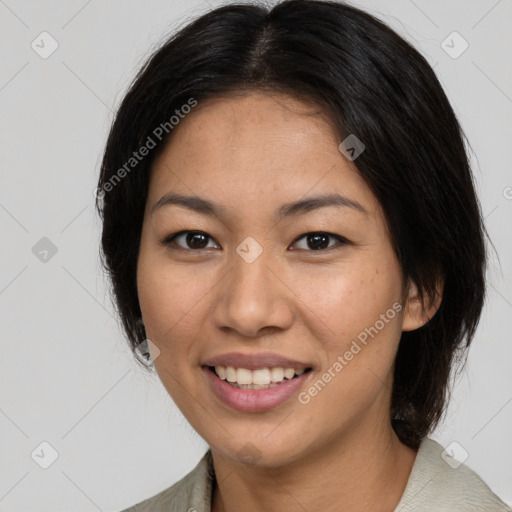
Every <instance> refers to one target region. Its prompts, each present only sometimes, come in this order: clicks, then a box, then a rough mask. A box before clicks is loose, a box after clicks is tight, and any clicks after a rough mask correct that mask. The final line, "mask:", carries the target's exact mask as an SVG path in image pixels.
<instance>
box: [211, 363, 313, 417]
mask: <svg viewBox="0 0 512 512" xmlns="http://www.w3.org/2000/svg"><path fill="white" fill-rule="evenodd" d="M202 369H203V371H204V372H206V376H207V378H208V381H209V382H210V385H211V387H212V389H213V392H214V393H215V394H216V395H217V397H218V398H220V399H221V400H222V401H223V402H224V403H225V404H226V405H228V406H229V407H231V408H233V409H236V410H237V411H245V412H259V411H266V410H268V409H272V408H274V407H277V406H279V405H281V404H282V403H284V402H285V401H286V400H288V399H289V398H290V397H291V396H292V395H294V394H295V393H297V392H298V391H299V389H300V388H301V387H302V386H303V385H304V382H305V381H306V380H307V379H308V378H309V376H310V374H311V373H312V371H311V370H310V371H308V372H305V373H303V374H302V375H299V376H298V377H295V378H294V379H290V380H285V381H283V383H282V384H278V385H277V386H275V387H272V388H267V389H241V388H235V387H233V386H231V385H229V384H228V383H227V382H226V381H225V380H222V379H221V378H220V377H219V376H218V375H217V374H216V373H215V372H213V371H211V370H210V369H209V368H207V367H203V368H202Z"/></svg>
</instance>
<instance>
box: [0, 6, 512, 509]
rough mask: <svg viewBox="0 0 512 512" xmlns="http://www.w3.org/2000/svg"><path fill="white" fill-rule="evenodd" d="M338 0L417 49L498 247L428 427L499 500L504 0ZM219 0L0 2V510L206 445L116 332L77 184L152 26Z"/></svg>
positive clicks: (508, 364)
mask: <svg viewBox="0 0 512 512" xmlns="http://www.w3.org/2000/svg"><path fill="white" fill-rule="evenodd" d="M352 3H353V4H354V5H357V6H359V7H361V8H363V9H365V10H368V11H369V12H371V13H373V14H375V15H377V16H378V17H379V18H381V19H383V20H384V21H385V22H387V23H388V24H389V25H390V26H391V27H393V28H394V29H395V30H397V31H398V32H399V33H400V34H401V35H403V36H404V37H405V38H406V39H407V40H409V41H411V42H412V43H413V44H414V45H415V46H416V47H417V48H418V49H419V50H420V51H421V52H422V54H423V55H424V56H425V57H426V58H427V60H428V61H429V62H430V64H431V65H432V66H433V67H434V69H435V72H436V73H437V75H438V77H439V79H440V81H441V83H442V85H443V87H444V88H445V90H446V93H447V95H448V97H449V98H450V101H451V102H452V105H453V106H454V109H455V111H456V113H457V115H458V117H459V120H460V122H461V124H462V126H463V128H464V130H465V133H466V134H467V136H468V138H469V141H470V143H471V146H472V149H473V151H474V155H473V157H472V163H473V169H474V173H475V177H476V180H477V183H478V194H479V197H480V200H481V204H482V210H483V213H484V215H485V221H486V225H487V228H488V230H489V233H490V235H491V238H492V240H493V243H494V245H495V248H496V252H497V254H498V255H499V260H498V257H497V256H496V255H495V254H493V253H492V252H491V260H490V266H489V272H488V293H489V296H488V302H487V305H486V308H485V311H484V312H483V316H482V320H481V324H480V326H479V329H478V332H477V335H476V338H475V340H474V345H473V346H472V348H471V350H470V354H469V359H468V364H467V366H466V369H465V371H464V373H463V374H462V376H461V377H460V378H459V379H458V381H457V384H456V386H455V389H454V391H453V396H452V400H451V403H450V407H449V410H448V414H447V417H446V420H445V422H444V423H443V426H442V427H440V428H439V429H438V430H437V431H436V432H435V434H434V435H433V436H432V437H434V438H435V439H436V440H438V441H439V442H440V443H441V444H443V445H444V446H445V447H446V446H449V445H450V443H452V442H457V443H458V445H457V446H459V445H460V446H461V447H463V449H464V450H465V451H467V453H468V457H467V460H466V461H465V463H466V464H467V465H468V466H469V467H471V468H472V469H474V470H475V471H476V472H477V473H478V474H479V475H480V476H481V477H482V478H483V479H484V480H485V481H486V482H487V484H488V485H489V486H490V487H491V488H492V489H493V490H494V492H496V493H497V494H498V495H499V496H501V497H502V499H503V500H505V501H507V502H508V503H510V504H512V464H511V461H512V438H511V435H510V433H511V431H512V430H511V425H512V372H511V368H512V348H511V335H510V332H511V330H512V290H511V284H512V274H511V269H512V242H511V234H512V230H511V220H512V188H511V187H512V173H511V171H510V169H511V167H510V156H509V154H510V153H509V151H510V149H511V147H512V123H511V113H512V59H510V48H512V31H511V30H510V26H511V23H512V3H511V2H510V1H509V0H508V1H507V0H500V1H497V0H481V1H468V0H457V1H455V0H451V1H449V2H446V1H444V0H436V1H432V0H429V1H426V0H415V1H412V0H393V1H386V2H385V1H377V0H372V1H370V0H364V1H360V2H352ZM219 5H221V3H220V2H218V1H215V0H208V1H204V0H195V1H190V0H188V1H184V0H166V1H163V0H152V1H147V0H146V1H142V0H123V1H121V0H110V1H108V2H106V1H98V0H89V1H87V0H67V1H63V0H61V1H49V0H47V1H35V0H32V1H27V0H24V1H21V0H5V1H4V0H0V26H1V29H0V34H1V36H0V37H1V50H0V51H1V55H0V62H1V63H2V64H1V68H0V106H1V115H0V129H1V132H0V133H1V137H0V145H1V168H0V172H1V175H0V184H1V186H0V226H1V231H0V233H1V235H2V236H1V242H0V257H1V266H0V308H1V309H0V310H1V346H0V350H1V355H0V374H1V382H2V385H1V387H0V511H6V510H8V511H10V512H22V511H23V512H31V511H41V512H43V511H44V512H49V511H52V512H58V511H68V510H74V511H77V512H79V511H82V512H85V511H93V510H101V511H118V510H121V509H123V508H126V507H128V506H130V505H133V504H135V503H137V502H139V501H141V500H143V499H145V498H148V497H149V496H152V495H154V494H156V493H157V492H159V491H160V490H162V489H164V488H166V487H168V486H170V485H171V484H172V483H174V482H176V481H177V480H179V479H180V478H181V477H182V476H184V475H185V474H186V473H187V472H189V471H190V470H191V469H192V468H193V467H194V466H195V465H196V463H197V462H198V460H199V458H200V457H201V456H202V454H203V453H204V452H205V450H206V449H207V445H206V443H205V442H204V440H203V439H201V438H200V437H199V436H198V435H197V434H196V433H195V432H194V431H193V430H192V428H191V427H190V425H188V423H187V421H186V420H185V418H184V417H183V416H182V415H181V413H180V412H179V411H178V410H177V408H176V407H175V405H174V403H173V402H172V400H171V399H170V398H169V396H168V395H167V393H166V391H165V390H164V388H163V386H162V385H161V383H160V382H159V380H158V379H157V377H151V376H144V375H143V374H142V372H141V370H139V369H138V366H136V364H135V362H134V361H133V359H132V357H131V354H130V352H129V349H128V346H127V343H126V341H125V340H124V339H123V336H122V333H121V330H120V328H119V327H118V323H117V320H116V317H115V314H114V311H113V307H112V305H111V303H110V299H109V295H108V289H107V282H106V279H105V278H104V276H103V275H102V273H101V267H100V264H99V259H98V249H99V236H100V223H99V219H98V218H97V217H96V214H95V212H94V208H93V202H94V195H93V190H94V189H95V186H96V182H97V177H98V171H99V165H100V161H101V155H102V151H103V147H104V143H105V140H106V136H107V133H108V129H109V126H110V123H111V121H112V118H113V115H114V112H115V110H116V108H117V106H118V105H119V102H120V100H121V98H122V96H123V93H124V92H125V91H126V88H127V86H128V84H129V82H130V80H131V79H132V77H133V76H134V74H135V72H136V70H137V69H138V68H139V66H140V65H141V64H142V63H143V61H144V59H145V58H146V57H147V56H148V55H149V54H150V52H151V51H152V50H153V49H154V48H155V47H156V45H158V44H159V42H160V41H161V40H162V38H163V37H166V36H167V35H169V34H171V33H172V32H173V31H175V30H176V29H177V28H179V27H180V26H183V25H184V24H185V23H186V22H187V21H188V20H191V19H192V18H194V17H196V16H198V15H200V14H201V13H203V12H205V11H207V10H209V9H210V8H211V7H216V6H219ZM454 31H455V32H457V34H453V32H454ZM42 32H47V34H43V35H41V33H42ZM41 40H43V42H41ZM443 41H444V43H443ZM56 44H58V47H57V49H56V50H55V51H54V52H53V53H52V54H51V55H49V56H47V55H44V52H50V51H51V50H52V49H53V47H54V46H55V45H56ZM466 44H467V45H468V47H467V48H466V49H465V51H463V52H462V50H464V48H465V47H466ZM52 45H53V46H52ZM42 54H43V55H42ZM43 57H46V58H43ZM419 193H421V191H420V192H419ZM45 251H46V252H45ZM467 251H468V253H469V252H470V251H471V246H469V245H468V247H467ZM41 443H44V444H41ZM46 443H47V444H46ZM459 453H460V449H459ZM53 459H55V460H53ZM52 462H53V463H52ZM50 463H51V464H50ZM45 464H50V465H49V467H48V468H47V469H44V468H43V467H41V466H42V465H45Z"/></svg>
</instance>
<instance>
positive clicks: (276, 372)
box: [270, 368, 284, 382]
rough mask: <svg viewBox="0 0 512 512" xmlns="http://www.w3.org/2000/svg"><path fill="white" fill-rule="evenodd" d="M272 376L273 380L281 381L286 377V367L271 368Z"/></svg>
mask: <svg viewBox="0 0 512 512" xmlns="http://www.w3.org/2000/svg"><path fill="white" fill-rule="evenodd" d="M270 378H271V379H272V382H281V381H282V380H283V379H284V369H283V368H272V370H270Z"/></svg>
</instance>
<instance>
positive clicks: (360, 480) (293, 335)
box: [137, 92, 439, 512]
mask: <svg viewBox="0 0 512 512" xmlns="http://www.w3.org/2000/svg"><path fill="white" fill-rule="evenodd" d="M340 142H341V139H340V138H339V135H338V134H336V133H335V131H334V129H333V128H332V126H331V125H330V123H328V121H327V119H326V118H325V117H323V116H322V115H321V113H320V111H319V110H318V108H316V107H314V106H312V105H310V104H307V103H303V102H301V101H299V100H297V99H293V98H291V97H289V96H282V95H269V94H265V93H262V92H251V93H248V94H244V95H232V96H230V97H229V98H227V97H226V98H215V99H210V100H207V101H205V102H199V104H198V106H197V107H195V108H194V110H193V111H192V112H191V113H190V114H189V115H187V116H186V117H185V119H183V120H181V121H180V124H179V125H178V126H176V127H175V128H174V130H173V133H172V138H171V139H170V142H169V143H168V144H167V146H166V147H165V148H164V151H163V152H162V153H161V154H160V155H159V156H158V158H157V159H156V160H155V162H154V165H153V167H152V174H151V179H150V187H149V193H148V194H149V195H148V201H147V205H146V212H145V217H144V223H143V228H142V238H141V246H140V253H139V261H138V269H137V286H138V293H139V301H140V306H141V310H142V317H143V321H144V323H145V326H146V333H147V336H148V338H149V339H150V340H152V341H153V343H155V345H156V346H157V347H158V348H159V350H160V354H159V356H158V357H157V358H156V360H155V361H154V364H155V368H156V371H157V372H158V375H159V377H160V379H161V381H162V383H163V385H164V386H165V388H166V389H167V391H168V392H169V394H170V396H171V397H172V399H173V400H174V402H175V403H176V404H177V406H178V407H179V409H180V410H181V412H182V413H183V415H184V416H185V417H186V418H187V420H188V421H189V422H190V424H191V425H192V427H193V428H194V429H195V430H196V431H197V432H198V433H199V435H200V436H201V437H202V438H203V439H204V440H205V441H206V442H207V443H208V445H209V446H210V447H211V450H212V453H213V458H214V467H215V472H216V477H217V482H218V484H217V486H216V487H215V490H214V493H213V499H212V510H214V511H215V512H220V511H226V512H235V511H239V510H247V511H263V510H264V511H266V512H272V511H279V512H281V511H282V510H291V511H304V510H307V511H310V512H312V511H317V510H322V511H324V512H326V511H331V510H332V511H334V510H339V507H340V504H343V505H344V507H343V508H344V509H346V510H351V511H355V512H357V511H363V510H369V509H371V510H382V511H391V510H393V509H394V507H395V506H396V504H397V503H398V501H399V500H400V497H401V495H402V493H403V490H404V488H405V485H406V483H407V479H408V477H409V474H410V471H411V468H412V465H413V463H414V460H415V456H416V453H415V452H414V451H413V450H411V449H409V448H407V447H406V446H405V445H403V444H402V443H400V442H399V440H398V438H397V436H396V435H395V433H394V432H393V430H392V428H391V423H390V413H389V404H390V396H391V395H390V393H391V386H392V369H393V362H394V358H395V354H396V351H397V348H398V342H399V339H400V334H401V332H402V330H412V329H416V328H418V327H420V326H421V325H423V324H424V323H425V322H426V321H427V320H428V318H430V317H431V316H432V315H433V314H434V313H435V310H436V309H437V307H438V305H439V304H438V303H437V304H433V305H432V306H430V308H429V309H428V310H427V311H425V310H421V308H420V305H419V301H418V300H417V297H416V295H415V293H416V288H415V286H414V283H409V286H407V283H404V282H403V279H402V274H401V269H400V266H399V263H398V261H397V258H396V255H395V252H394V250H393V247H392V245H391V242H390V239H389V236H388V232H387V229H386V223H385V219H384V217H383V214H382V211H381V208H380V205H379V203H378V202H377V200H376V198H375V197H374V196H373V194H372V193H371V191H370V189H369V188H368V186H367V185H366V184H365V182H364V181H363V180H362V178H361V177H360V175H359V174H358V172H357V170H356V168H355V166H354V164H355V163H357V160H356V161H355V162H350V161H349V160H348V159H347V158H345V157H344V156H343V155H342V154H341V152H340V151H339V149H338V145H339V143H340ZM168 192H175V193H181V194H186V195H196V196H200V197H203V198H206V199H209V200H211V201H213V202H215V203H216V204H219V205H221V206H222V207H224V209H225V210H224V212H223V214H222V216H220V217H217V216H208V215H205V214H201V213H198V212H194V211H192V210H189V209H186V208H183V207H180V206H176V205H166V206H164V207H162V208H159V209H157V210H155V211H154V213H152V212H151V208H152V207H153V205H154V204H155V203H156V202H157V201H158V200H159V199H160V198H161V197H162V196H163V195H164V194H166V193H168ZM332 192H338V193H340V194H342V195H344V196H346V197H348V198H350V199H352V200H355V201H358V202H359V203H360V204H361V205H362V206H363V207H364V209H365V210H366V211H367V213H366V214H365V213H362V212H359V211H357V210H355V209H352V208H348V207H336V206H329V207H324V208H320V209H316V210H312V211H309V212H307V213H304V214H302V215H298V216H294V217H290V218H284V219H282V220H278V219H277V217H276V216H275V212H276V210H277V208H278V207H280V206H281V205H282V204H283V203H288V202H292V201H296V200H299V199H304V198H308V197H311V196H314V195H320V194H326V193H332ZM182 230H198V231H202V232H204V233H205V234H207V235H208V237H207V238H206V239H201V238H199V239H198V240H196V241H195V244H196V245H194V240H192V244H191V245H190V244H189V245H187V239H186V236H181V237H179V238H178V239H175V241H174V242H175V243H174V245H168V246H165V245H164V244H163V243H162V241H163V240H164V239H165V238H166V237H168V236H169V235H171V234H174V233H177V232H179V231H182ZM318 231H321V232H327V233H333V234H335V235H340V236H342V237H344V238H345V239H347V241H348V242H346V243H340V242H338V241H337V239H336V238H335V237H330V238H327V239H326V240H325V245H328V246H329V247H328V248H320V249H317V250H315V247H317V246H319V245H320V246H322V242H320V243H318V242H317V243H316V245H315V242H314V241H313V243H312V242H310V243H308V240H307V237H303V235H305V234H308V233H312V232H313V233H314V232H318ZM248 236H251V237H252V238H254V239H255V240H256V241H257V242H258V243H259V244H260V246H261V247H262V249H263V252H262V253H261V254H260V255H259V256H258V257H257V258H256V259H255V260H254V261H253V262H252V263H247V262H246V261H245V260H244V259H243V258H241V257H240V256H239V255H238V253H237V252H236V248H237V246H239V244H240V243H241V242H242V241H243V240H244V239H245V238H246V237H248ZM299 237H300V238H299ZM180 247H181V249H182V250H181V251H180V250H179V249H180ZM194 247H199V248H194ZM201 247H204V248H201ZM395 303H397V304H402V305H403V308H402V310H401V311H400V312H399V313H398V314H396V315H395V316H394V318H392V319H389V321H388V322H386V323H385V327H384V328H382V329H381V330H380V331H379V332H378V334H377V335H375V336H374V337H373V338H369V341H368V343H367V345H366V346H364V347H363V348H362V350H361V351H360V352H359V353H358V354H357V355H355V356H354V357H353V359H352V360H351V361H349V362H348V364H347V365H346V366H344V368H343V369H342V371H340V372H338V373H337V374H336V377H335V378H333V379H332V380H331V382H329V383H328V384H327V385H326V386H325V388H324V389H322V390H321V392H319V393H318V394H317V395H316V396H314V397H312V398H311V400H310V402H309V403H307V404H301V403H299V401H298V400H297V397H296V396H294V397H292V398H291V399H289V400H288V401H287V402H285V403H284V404H282V405H281V406H279V407H277V408H275V409H272V410H269V411H264V412H239V411H235V410H232V409H230V408H229V407H227V406H226V405H224V404H223V403H222V402H221V401H220V400H219V399H217V397H216V395H214V393H213V391H212V390H211V389H210V385H209V383H208V381H207V379H206V376H205V375H204V373H203V370H202V369H201V362H202V361H204V360H205V359H207V358H209V357H213V356H216V355H219V354H225V353H228V352H233V351H238V352H244V353H248V352H250V353H258V352H263V351H265V352H266V351H270V352H274V353H277V354H280V355H285V356H288V357H291V358H294V359H298V360H300V361H303V362H305V363H308V364H309V365H310V366H312V367H313V368H314V370H313V372H311V375H310V377H309V379H308V383H307V384H306V385H305V386H307V387H309V386H310V385H311V383H313V382H314V381H316V380H317V379H318V378H320V376H321V375H322V374H323V373H324V372H325V371H327V369H328V368H329V367H332V365H333V364H334V362H335V361H336V360H337V357H338V356H339V355H343V354H344V353H345V352H346V351H347V350H348V349H349V348H350V345H351V343H352V341H353V340H354V339H356V338H357V336H358V334H360V333H361V332H362V331H364V330H365V328H369V327H370V326H374V325H375V323H376V321H377V320H379V318H381V317H380V315H382V314H385V313H386V311H387V310H389V309H390V308H392V306H393V304H395ZM306 389H307V388H306ZM301 391H304V389H302V390H301ZM248 441H250V442H251V443H252V444H253V445H254V446H255V447H256V449H257V451H258V454H259V459H258V460H257V461H256V463H255V464H254V465H247V464H244V463H243V462H242V460H240V457H239V455H238V452H239V450H241V449H242V448H243V447H244V446H245V445H246V443H247V442H248Z"/></svg>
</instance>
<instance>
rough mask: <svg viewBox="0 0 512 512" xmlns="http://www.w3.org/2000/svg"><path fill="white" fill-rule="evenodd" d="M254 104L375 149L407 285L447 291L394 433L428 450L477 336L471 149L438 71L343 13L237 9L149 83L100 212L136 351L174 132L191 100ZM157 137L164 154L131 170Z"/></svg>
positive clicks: (112, 142) (408, 358)
mask: <svg viewBox="0 0 512 512" xmlns="http://www.w3.org/2000/svg"><path fill="white" fill-rule="evenodd" d="M251 90H266V91H273V92H281V93H286V94H291V95H294V96H296V97H299V98H302V99H304V100H306V101H310V102H312V103H314V104H316V105H319V106H321V107H322V108H323V109H325V111H326V112H327V113H328V115H329V117H330V119H332V121H333V123H334V125H335V127H336V129H337V130H338V131H339V135H340V141H342V140H344V138H345V137H346V136H347V135H349V134H355V135H356V136H357V138H358V139H360V140H361V141H363V143H364V145H365V151H364V152H363V153H362V154H361V155H360V156H359V157H358V158H357V160H355V162H354V163H355V164H356V166H357V170H358V171H359V173H360V174H361V176H362V177H363V179H364V180H365V182H366V183H367V184H368V186H369V187H370V189H371V190H372V192H373V193H374V194H375V196H376V198H377V199H378V201H379V202H380V204H381V206H382V208H383V211H384V213H385V216H386V221H387V225H388V227H389V232H390V236H391V240H392V243H393V246H394V249H395V251H396V254H397V257H398V259H399V262H400V264H401V268H402V273H403V276H404V279H405V281H404V282H409V280H412V281H413V282H414V283H415V284H416V285H417V287H418V290H419V292H420V296H421V299H422V302H423V301H424V300H425V301H427V300H430V299H432V298H433V297H434V296H435V286H436V281H437V279H438V278H439V277H442V279H443V280H444V290H443V300H442V303H441V306H440V307H439V310H438V311H437V313H436V314H435V315H434V317H433V318H432V319H431V320H430V321H429V322H427V323H426V324H425V325H424V326H423V327H421V328H420V329H417V330H415V331H411V332H403V333H402V336H401V340H400V345H399V349H398V354H397V357H396V361H395V370H394V382H393V393H392V401H391V419H392V424H393V428H394V429H395V431H396V433H397V435H398V436H399V438H400V439H401V441H402V442H403V443H405V444H407V445H408V446H411V447H417V446H418V445H419V443H420V441H421V440H422V439H423V438H424V437H425V436H426V435H427V434H428V433H429V432H430V431H432V429H433V428H434V427H435V426H436V424H437V423H438V422H439V420H440V418H441V417H442V415H443V412H444V410H445V406H446V401H447V396H448V390H449V377H450V373H451V368H452V366H453V365H454V363H455V360H456V359H457V356H460V355H461V354H464V353H465V352H466V351H464V349H465V348H466V347H467V346H468V345H469V343H470V342H471V340H472V338H473V337H474V333H475V330H476V327H477V325H478V321H479V317H480V313H481V310H482V306H483V301H484V294H485V281H484V275H485V265H486V251H485V243H484V241H485V240H484V237H485V235H486V232H485V228H484V226H483V221H482V216H481V211H480V205H479V203H478V200H477V197H476V194H475V189H474V183H473V176H472V174H471V170H470V167H469V163H468V156H467V153H466V148H465V144H464V136H463V133H462V131H461V128H460V126H459V124H458V122H457V119H456V117H455V114H454V112H453V110H452V107H451V106H450V103H449V101H448V99H447V97H446V95H445V93H444V92H443V89H442V87H441V85H440V83H439V81H438V79H437V78H436V75H435V74H434V72H433V70H432V69H431V67H430V66H429V64H428V63H427V61H426V60H425V59H424V58H423V57H422V56H421V54H420V53H419V52H418V51H417V50H415V49H414V48H413V47H412V46H411V45H410V44H409V43H407V42H406V41H405V40H404V39H402V38H401V37H399V36H398V35H397V34H396V33H395V32H394V31H393V30H391V29H390V28H388V27H387V26H386V25H385V24H383V23H382V22H380V21H379V20H377V19H376V18H374V17H373V16H371V15H369V14H367V13H365V12H363V11H361V10H359V9H356V8H354V7H351V6H348V5H345V4H344V3H339V2H334V1H320V0H287V1H283V2H281V3H278V4H276V5H275V6H274V7H272V8H270V7H266V6H264V5H257V4H255V3H252V4H251V5H248V4H231V5H226V6H223V7H220V8H217V9H214V10H211V11H210V12H208V13H206V14H204V15H202V16H201V17H199V18H198V19H196V20H195V21H193V22H191V23H189V24H188V25H187V26H185V27H184V28H182V29H181V30H180V31H179V32H178V33H176V34H175V35H173V36H172V37H170V38H169V39H168V40H167V41H165V42H164V43H163V44H162V46H161V47H160V48H159V49H158V50H157V51H156V52H155V53H154V54H153V55H152V56H151V57H150V58H149V59H148V60H147V61H146V63H145V64H144V66H143V67H142V69H140V71H139V73H138V74H137V76H136V77H135V79H134V81H133V83H132V84H131V86H130V88H129V90H128V92H127V93H126V95H125V96H124V98H123V100H122V102H121V104H120V107H119V109H118V111H117V113H116V116H115V119H114V121H113V124H112V127H111V130H110V134H109V137H108V141H107V144H106V149H105V153H104V157H103V162H102V166H101V174H100V177H99V182H98V191H99V193H98V195H97V202H96V207H97V211H98V213H99V214H100V216H101V218H102V222H103V232H102V239H101V247H102V259H103V261H102V263H103V265H104V268H105V270H106V272H107V273H108V276H109V278H110V279H111V282H112V287H113V301H114V303H115V306H116V307H117V311H118V314H119V316H120V318H121V321H122V325H123V328H124V331H125V333H126V336H127V338H128V340H129V342H130V345H131V347H132V349H133V350H134V351H135V349H136V348H137V346H138V345H139V344H140V343H141V342H142V341H143V340H144V339H145V331H144V326H143V324H142V323H141V311H140V307H139V301H138V295H137V286H136V271H137V258H138V252H139V243H140V235H141V229H142V220H143V215H144V208H145V204H146V200H147V191H148V182H149V171H150V169H151V165H152V162H153V161H154V158H155V157H156V156H157V155H158V154H159V151H161V149H162V148H163V147H164V145H165V143H166V142H167V140H169V134H171V133H172V130H171V128H170V127H169V124H172V123H170V122H169V120H170V119H171V117H172V116H173V115H177V112H176V110H180V108H181V107H182V106H183V105H185V104H187V102H189V101H190V99H191V98H194V101H197V102H199V103H200V102H201V101H204V100H205V99H206V98H208V97H215V96H220V95H225V94H229V93H232V92H238V91H251ZM191 115H193V113H192V114H191ZM163 123H164V124H163ZM165 123H167V124H165ZM162 126H166V127H167V128H168V129H167V130H165V134H164V132H163V131H162V129H161V130H160V131H159V132H157V133H159V134H160V135H165V136H161V137H160V138H158V137H156V136H155V130H156V129H157V127H162ZM148 137H152V139H153V142H155V143H156V144H155V145H156V146H157V147H155V148H154V149H151V151H150V152H149V154H148V155H147V156H145V157H144V158H141V159H140V161H139V160H137V162H132V163H133V164H135V165H134V166H132V167H133V170H132V168H128V167H127V166H126V162H128V161H130V158H133V152H134V151H137V150H138V149H139V148H141V147H142V146H144V145H145V144H147V141H148ZM156 139H158V140H156ZM121 168H124V169H125V172H120V170H121ZM121 174H122V177H121V176H120V175H121Z"/></svg>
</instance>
